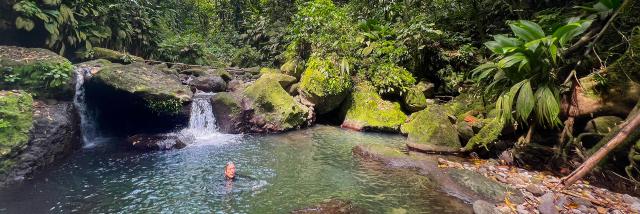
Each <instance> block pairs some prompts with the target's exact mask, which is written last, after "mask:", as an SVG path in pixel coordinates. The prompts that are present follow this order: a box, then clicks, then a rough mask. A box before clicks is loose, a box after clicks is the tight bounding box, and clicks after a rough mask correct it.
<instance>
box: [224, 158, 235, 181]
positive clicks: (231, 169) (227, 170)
mask: <svg viewBox="0 0 640 214" xmlns="http://www.w3.org/2000/svg"><path fill="white" fill-rule="evenodd" d="M224 177H225V178H226V179H227V180H235V179H236V165H235V164H233V162H231V161H229V162H227V165H226V166H225V167H224Z"/></svg>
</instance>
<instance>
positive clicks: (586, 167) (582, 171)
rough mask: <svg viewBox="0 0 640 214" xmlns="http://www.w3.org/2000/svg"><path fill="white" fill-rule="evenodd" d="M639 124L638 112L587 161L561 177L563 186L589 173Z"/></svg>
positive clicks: (569, 184) (639, 115)
mask: <svg viewBox="0 0 640 214" xmlns="http://www.w3.org/2000/svg"><path fill="white" fill-rule="evenodd" d="M638 125H640V114H636V115H635V116H633V117H632V118H630V120H628V121H627V122H625V124H624V128H622V129H621V130H620V132H618V133H617V134H616V135H615V137H613V138H612V139H611V140H610V141H609V142H608V143H607V144H606V145H604V146H603V147H602V148H600V149H599V150H598V151H597V152H596V153H594V154H593V155H592V156H591V157H589V159H587V161H585V162H584V163H582V165H580V167H578V168H577V169H576V170H574V171H573V172H572V173H571V174H569V175H568V176H566V177H564V178H562V183H563V184H564V185H565V186H564V188H567V187H569V186H571V185H572V184H574V183H575V182H576V181H578V180H579V179H581V178H582V177H584V176H585V175H586V174H587V173H589V172H590V171H591V170H592V169H593V168H594V167H595V166H596V165H598V163H599V162H600V161H601V160H602V159H604V158H605V157H606V156H607V154H609V153H610V152H611V151H613V149H615V148H616V147H618V146H619V145H621V144H622V143H623V142H625V139H626V138H627V137H628V136H629V134H631V133H632V132H633V131H636V130H635V129H636V128H637V127H638Z"/></svg>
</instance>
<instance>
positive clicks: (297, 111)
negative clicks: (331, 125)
mask: <svg viewBox="0 0 640 214" xmlns="http://www.w3.org/2000/svg"><path fill="white" fill-rule="evenodd" d="M244 95H245V96H246V97H247V98H249V99H250V100H252V101H253V106H254V109H255V112H254V113H255V114H257V115H260V116H262V118H263V119H264V122H265V123H266V124H267V125H268V126H270V127H272V128H273V129H277V130H289V129H294V128H298V127H300V126H303V125H304V123H305V122H306V121H307V116H308V115H309V112H308V111H307V110H306V108H304V107H303V106H302V104H300V103H298V102H296V101H295V100H294V98H293V97H292V96H290V95H289V94H288V93H287V92H286V91H285V90H284V89H283V88H282V86H281V85H280V84H278V82H276V81H271V80H270V79H268V78H260V79H258V80H257V81H256V82H254V83H253V84H251V85H250V86H248V87H247V88H246V89H245V90H244Z"/></svg>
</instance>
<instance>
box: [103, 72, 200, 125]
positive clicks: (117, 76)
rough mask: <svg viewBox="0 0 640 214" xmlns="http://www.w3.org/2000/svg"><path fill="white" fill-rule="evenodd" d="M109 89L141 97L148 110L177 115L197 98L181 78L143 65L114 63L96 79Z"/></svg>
mask: <svg viewBox="0 0 640 214" xmlns="http://www.w3.org/2000/svg"><path fill="white" fill-rule="evenodd" d="M92 81H96V82H99V83H101V84H104V85H106V86H107V87H109V88H112V89H115V90H119V91H124V92H126V93H128V94H131V95H135V96H137V97H140V98H141V99H142V100H144V102H145V103H146V105H147V107H148V108H149V109H150V110H152V111H154V112H156V113H159V114H176V113H178V111H179V110H180V108H181V107H182V105H183V104H184V103H186V102H189V101H191V96H192V95H193V94H192V92H191V90H190V89H189V87H188V86H186V85H182V83H181V82H180V80H179V79H177V77H174V76H172V75H168V74H165V73H163V72H161V71H159V70H157V69H155V68H154V67H152V66H149V65H146V64H143V63H133V64H129V65H120V64H112V65H111V66H107V67H104V68H102V69H101V70H100V71H98V72H97V74H96V75H95V76H94V77H93V78H92Z"/></svg>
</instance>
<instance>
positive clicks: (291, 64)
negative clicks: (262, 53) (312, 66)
mask: <svg viewBox="0 0 640 214" xmlns="http://www.w3.org/2000/svg"><path fill="white" fill-rule="evenodd" d="M280 70H281V71H282V72H283V73H285V74H288V75H291V76H294V77H296V78H300V76H302V73H303V72H304V70H305V69H304V65H303V63H300V61H299V60H297V59H293V60H289V61H287V62H285V63H284V64H282V66H280Z"/></svg>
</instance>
